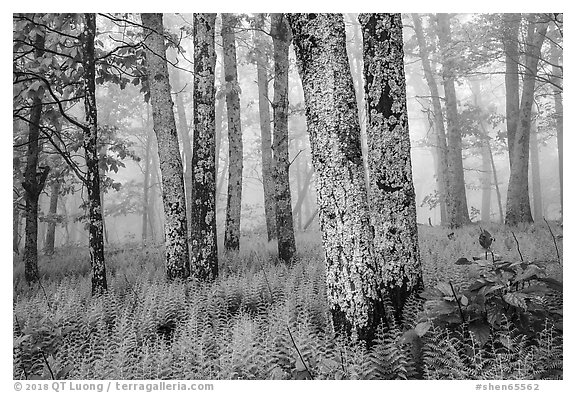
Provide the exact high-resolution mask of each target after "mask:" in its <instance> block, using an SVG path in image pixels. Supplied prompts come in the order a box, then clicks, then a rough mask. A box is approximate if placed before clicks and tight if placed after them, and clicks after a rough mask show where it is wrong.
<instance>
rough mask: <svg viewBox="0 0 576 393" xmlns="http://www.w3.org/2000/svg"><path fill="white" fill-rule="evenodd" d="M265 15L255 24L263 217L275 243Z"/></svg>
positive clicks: (256, 20)
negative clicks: (264, 30)
mask: <svg viewBox="0 0 576 393" xmlns="http://www.w3.org/2000/svg"><path fill="white" fill-rule="evenodd" d="M265 19H266V17H265V14H258V15H257V16H256V18H255V21H254V27H255V31H254V47H255V48H254V51H255V55H256V71H257V75H258V113H259V115H260V140H261V150H262V185H263V188H264V215H265V217H266V233H267V235H268V241H271V240H273V239H276V197H275V188H274V178H273V172H274V163H273V161H272V132H271V126H270V125H271V119H270V99H269V98H268V81H269V79H270V73H269V71H268V70H269V68H270V62H269V60H268V51H269V46H270V44H269V42H268V41H269V40H267V39H266V38H267V37H266V34H265V33H264V32H263V31H260V30H263V29H264V27H265Z"/></svg>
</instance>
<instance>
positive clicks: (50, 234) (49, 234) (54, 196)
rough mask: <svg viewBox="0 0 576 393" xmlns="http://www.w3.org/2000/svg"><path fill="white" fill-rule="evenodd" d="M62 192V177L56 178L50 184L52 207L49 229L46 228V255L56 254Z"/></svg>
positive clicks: (50, 208) (49, 213) (50, 209)
mask: <svg viewBox="0 0 576 393" xmlns="http://www.w3.org/2000/svg"><path fill="white" fill-rule="evenodd" d="M59 193H60V179H54V180H53V181H52V184H51V185H50V207H49V208H48V215H49V217H50V221H49V222H48V229H47V230H46V240H45V241H44V255H52V254H54V242H55V240H56V221H55V220H56V215H57V214H58V198H59V195H58V194H59Z"/></svg>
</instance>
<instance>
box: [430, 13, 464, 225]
mask: <svg viewBox="0 0 576 393" xmlns="http://www.w3.org/2000/svg"><path fill="white" fill-rule="evenodd" d="M437 22H438V41H439V43H440V47H441V50H442V52H443V54H442V79H443V82H444V95H445V100H446V124H447V138H448V139H447V145H448V176H450V186H451V187H452V191H453V192H454V202H455V206H454V207H453V208H454V209H455V211H456V217H452V219H454V218H455V219H456V220H455V221H452V222H451V226H452V227H460V226H462V225H463V224H468V223H469V222H470V217H469V215H468V202H467V200H466V184H465V182H464V167H463V164H462V134H461V133H460V128H459V126H458V107H457V98H456V88H455V86H454V80H455V64H454V60H453V57H454V54H453V53H452V52H453V50H454V49H453V48H452V33H451V31H450V17H449V15H448V14H437Z"/></svg>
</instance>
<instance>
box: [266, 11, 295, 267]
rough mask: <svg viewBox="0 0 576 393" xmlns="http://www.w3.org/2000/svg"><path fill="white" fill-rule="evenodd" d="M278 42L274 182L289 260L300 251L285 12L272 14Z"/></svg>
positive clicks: (283, 255)
mask: <svg viewBox="0 0 576 393" xmlns="http://www.w3.org/2000/svg"><path fill="white" fill-rule="evenodd" d="M270 34H271V35H272V41H273V45H274V101H273V104H272V109H273V111H274V148H273V150H274V155H273V157H272V159H273V166H274V172H273V174H274V185H275V191H276V192H275V196H276V233H277V235H278V255H279V257H280V259H281V260H283V261H284V262H286V263H290V262H292V260H293V258H294V254H295V253H296V240H295V238H294V219H293V217H292V195H291V193H290V172H289V169H290V159H289V151H288V65H289V63H288V48H289V46H290V40H291V33H290V26H288V22H287V20H286V16H285V15H284V14H272V27H271V32H270Z"/></svg>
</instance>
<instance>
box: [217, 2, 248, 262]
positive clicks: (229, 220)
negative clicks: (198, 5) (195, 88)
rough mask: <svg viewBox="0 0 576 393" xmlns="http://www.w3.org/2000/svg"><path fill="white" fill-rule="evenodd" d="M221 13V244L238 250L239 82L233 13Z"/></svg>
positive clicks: (239, 186)
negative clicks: (224, 155)
mask: <svg viewBox="0 0 576 393" xmlns="http://www.w3.org/2000/svg"><path fill="white" fill-rule="evenodd" d="M221 15H222V45H223V47H224V48H223V51H224V79H225V80H226V111H227V113H228V156H229V163H228V199H227V202H226V228H225V232H224V248H225V249H226V250H227V251H238V250H240V214H241V209H242V171H243V161H242V158H243V146H242V127H241V124H240V85H239V84H238V69H237V68H238V66H237V62H236V35H235V33H234V28H235V26H236V24H237V19H236V17H235V16H234V15H233V14H221Z"/></svg>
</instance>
